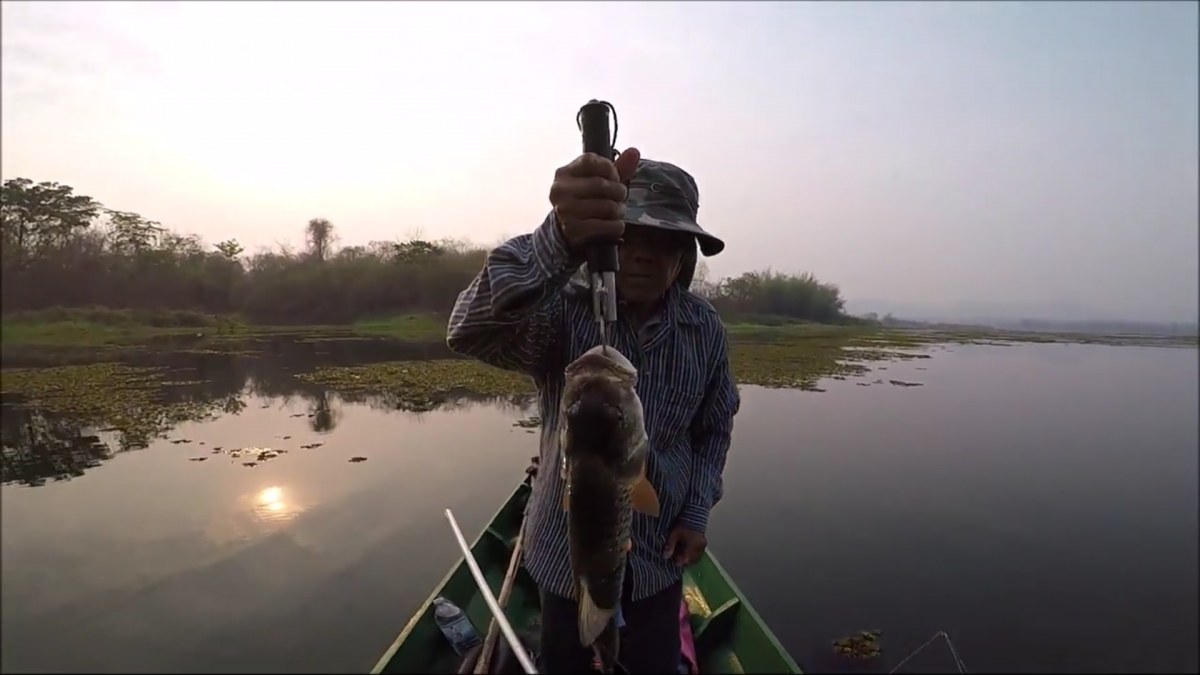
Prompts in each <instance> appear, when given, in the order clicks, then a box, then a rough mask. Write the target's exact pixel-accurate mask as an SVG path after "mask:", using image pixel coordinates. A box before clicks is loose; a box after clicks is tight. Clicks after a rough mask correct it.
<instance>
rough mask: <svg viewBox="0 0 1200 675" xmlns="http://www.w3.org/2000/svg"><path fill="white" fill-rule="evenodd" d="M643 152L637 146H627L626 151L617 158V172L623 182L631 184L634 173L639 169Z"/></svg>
mask: <svg viewBox="0 0 1200 675" xmlns="http://www.w3.org/2000/svg"><path fill="white" fill-rule="evenodd" d="M641 158H642V153H641V151H640V150H638V149H637V148H626V149H625V152H622V153H621V156H620V157H618V158H617V161H616V165H617V173H618V174H619V175H620V176H621V182H622V183H625V184H626V185H628V184H629V181H630V179H632V178H633V173H634V172H635V171H637V165H638V161H639V160H641Z"/></svg>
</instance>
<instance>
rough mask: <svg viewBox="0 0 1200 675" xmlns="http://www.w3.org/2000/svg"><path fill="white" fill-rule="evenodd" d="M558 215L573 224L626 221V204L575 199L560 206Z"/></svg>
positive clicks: (605, 200) (601, 200) (602, 200)
mask: <svg viewBox="0 0 1200 675" xmlns="http://www.w3.org/2000/svg"><path fill="white" fill-rule="evenodd" d="M558 215H559V217H561V218H565V219H567V220H570V221H572V222H576V221H581V220H611V221H614V222H620V221H624V220H625V204H624V203H622V202H613V201H609V200H607V199H574V200H571V201H568V202H563V203H562V204H559V206H558Z"/></svg>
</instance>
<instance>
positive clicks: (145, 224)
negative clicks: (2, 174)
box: [105, 209, 166, 255]
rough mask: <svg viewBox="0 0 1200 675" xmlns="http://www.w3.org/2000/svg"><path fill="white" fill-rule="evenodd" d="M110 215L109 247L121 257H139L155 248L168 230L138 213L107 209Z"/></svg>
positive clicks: (106, 211)
mask: <svg viewBox="0 0 1200 675" xmlns="http://www.w3.org/2000/svg"><path fill="white" fill-rule="evenodd" d="M105 213H107V214H108V227H109V246H111V247H112V250H113V251H114V252H116V253H118V254H120V255H137V254H139V253H144V252H145V251H148V250H149V249H150V248H151V247H153V246H155V245H156V244H157V243H158V241H159V238H160V237H161V236H162V235H163V234H164V233H165V232H166V230H165V229H164V228H163V227H162V226H161V225H160V224H159V223H157V222H155V221H153V220H146V219H145V218H143V217H142V216H140V215H138V214H136V213H130V212H128V211H114V210H112V209H105Z"/></svg>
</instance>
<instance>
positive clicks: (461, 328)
mask: <svg viewBox="0 0 1200 675" xmlns="http://www.w3.org/2000/svg"><path fill="white" fill-rule="evenodd" d="M582 262H583V261H582V259H580V258H579V257H578V256H575V255H572V254H571V252H570V251H569V250H568V248H567V242H566V239H565V238H564V237H563V235H562V231H561V230H560V229H559V227H558V223H557V221H556V220H555V217H554V214H553V213H551V214H549V215H548V216H547V217H546V220H545V221H544V222H543V223H542V224H541V225H540V226H539V227H538V228H537V229H536V230H534V231H533V232H532V233H530V234H523V235H520V236H517V237H514V238H512V239H509V240H508V241H506V242H504V243H503V244H501V245H500V246H499V247H497V248H495V249H493V250H492V251H490V252H489V253H488V255H487V258H486V259H485V261H484V264H483V269H482V270H481V271H480V272H479V274H478V275H477V276H476V277H475V279H473V280H472V281H471V284H470V285H469V286H467V288H466V289H465V290H463V291H462V293H459V295H458V300H457V301H456V302H455V303H454V310H453V311H452V312H451V314H450V322H449V325H448V326H447V328H446V344H447V345H448V346H449V347H450V349H451V350H453V351H454V352H456V353H459V354H463V355H464V356H470V357H473V358H476V359H479V360H480V361H483V362H484V363H488V364H491V365H494V366H498V367H500V368H504V369H507V370H515V371H520V372H523V373H526V374H529V375H538V374H540V373H542V372H546V370H547V369H548V368H551V367H553V362H554V360H555V359H556V358H557V357H558V354H559V352H560V347H561V344H562V339H563V313H564V299H563V297H562V293H560V291H561V290H562V288H563V286H565V285H566V283H567V280H568V279H570V277H571V275H572V274H573V273H574V272H575V270H577V269H578V268H579V266H580V265H581V264H582Z"/></svg>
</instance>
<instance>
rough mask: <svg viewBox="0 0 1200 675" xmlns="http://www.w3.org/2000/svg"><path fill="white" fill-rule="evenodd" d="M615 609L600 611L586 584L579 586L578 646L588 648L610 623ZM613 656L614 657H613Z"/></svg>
mask: <svg viewBox="0 0 1200 675" xmlns="http://www.w3.org/2000/svg"><path fill="white" fill-rule="evenodd" d="M615 612H616V609H602V608H601V607H599V606H597V605H596V601H595V600H593V599H592V595H591V593H588V588H587V584H586V583H584V584H580V585H579V644H581V645H583V646H584V647H590V646H592V645H593V644H595V642H596V639H597V638H599V637H600V634H601V633H603V632H604V629H605V628H607V627H608V625H609V623H611V621H612V617H613V614H614V613H615ZM614 656H615V655H614Z"/></svg>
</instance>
